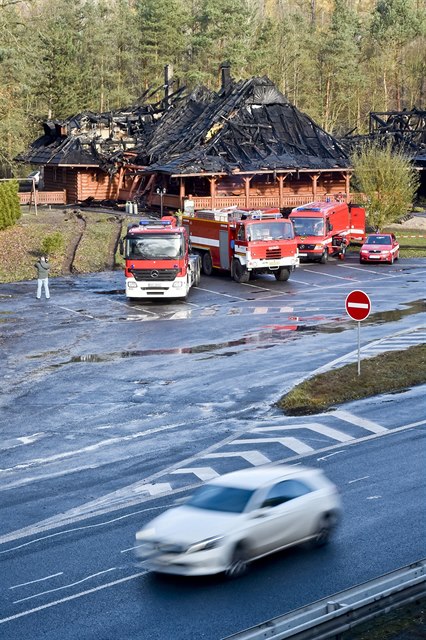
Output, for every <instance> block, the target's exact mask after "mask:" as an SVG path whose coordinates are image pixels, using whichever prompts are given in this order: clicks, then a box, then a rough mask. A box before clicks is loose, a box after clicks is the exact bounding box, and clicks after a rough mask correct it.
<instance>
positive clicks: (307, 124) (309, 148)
mask: <svg viewBox="0 0 426 640" xmlns="http://www.w3.org/2000/svg"><path fill="white" fill-rule="evenodd" d="M138 161H139V163H140V164H142V165H145V166H147V170H149V171H160V172H165V173H170V174H175V175H176V174H186V173H202V172H218V173H219V172H223V173H229V172H232V171H235V170H236V169H237V170H240V171H260V170H277V169H331V168H340V167H341V168H346V167H347V166H349V160H348V157H347V155H346V153H345V151H344V149H343V147H342V146H341V145H340V144H339V142H338V141H337V140H336V139H335V138H333V136H331V135H330V134H328V133H326V132H325V131H324V130H323V129H321V127H319V126H318V125H317V124H315V122H314V121H313V120H312V119H311V118H310V117H309V116H307V115H306V114H304V113H302V112H300V111H299V110H298V109H297V108H296V107H295V106H294V105H292V104H291V103H290V102H289V101H288V100H287V98H286V97H285V96H284V95H283V94H282V93H280V92H279V91H278V89H277V88H276V86H275V85H274V84H273V83H272V82H271V81H270V80H269V78H267V77H266V76H264V77H261V78H251V79H249V80H245V81H240V82H230V83H228V84H227V85H226V86H225V87H223V88H222V90H221V91H220V92H219V93H213V92H209V91H207V90H205V89H204V90H203V89H197V91H195V92H193V93H192V94H191V95H190V96H189V97H188V98H187V100H185V101H184V102H182V103H181V104H180V105H178V106H177V107H176V108H175V109H173V110H170V111H169V112H167V113H166V114H165V115H164V116H163V118H162V120H161V122H159V124H158V126H157V127H156V129H155V130H154V132H153V135H152V138H151V139H150V141H149V142H148V144H147V146H146V148H145V149H144V150H143V153H142V154H140V155H139V157H138Z"/></svg>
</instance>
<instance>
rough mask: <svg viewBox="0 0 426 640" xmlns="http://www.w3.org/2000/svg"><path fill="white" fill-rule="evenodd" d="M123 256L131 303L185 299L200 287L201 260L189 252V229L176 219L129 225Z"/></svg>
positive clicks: (123, 245)
mask: <svg viewBox="0 0 426 640" xmlns="http://www.w3.org/2000/svg"><path fill="white" fill-rule="evenodd" d="M120 253H121V254H122V255H124V258H125V277H126V296H127V297H128V298H129V299H136V298H150V299H154V298H185V297H186V296H187V294H188V292H189V290H190V288H191V287H192V286H197V285H198V284H199V283H200V273H201V260H200V257H199V256H198V255H196V254H192V253H191V252H190V242H189V238H188V234H187V232H186V229H184V228H183V227H181V226H177V225H176V219H175V218H174V217H173V216H164V217H163V218H161V220H141V221H140V222H139V224H133V225H129V227H128V229H127V234H126V236H125V238H124V239H123V241H122V242H121V245H120Z"/></svg>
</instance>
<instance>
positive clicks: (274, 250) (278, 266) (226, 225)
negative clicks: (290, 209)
mask: <svg viewBox="0 0 426 640" xmlns="http://www.w3.org/2000/svg"><path fill="white" fill-rule="evenodd" d="M182 224H183V226H184V227H185V228H186V229H187V230H188V233H189V237H190V240H191V244H192V247H193V250H194V251H197V252H198V253H199V254H200V256H201V261H202V270H203V273H205V274H206V275H211V273H212V271H213V269H224V270H229V271H230V272H231V276H232V278H233V279H234V280H235V281H236V282H248V281H249V279H250V274H253V273H270V274H273V275H274V276H275V278H276V279H277V280H280V281H285V280H288V278H289V276H290V273H291V271H292V270H293V269H294V268H295V267H297V266H298V265H299V257H298V251H297V241H296V239H295V237H294V230H293V224H292V223H291V222H290V221H289V220H285V219H284V218H283V217H282V215H281V213H280V210H279V209H266V210H259V211H251V210H244V209H237V208H235V207H230V208H229V209H216V210H203V211H195V213H194V214H193V215H188V216H183V219H182Z"/></svg>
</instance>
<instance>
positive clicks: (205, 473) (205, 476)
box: [171, 467, 220, 481]
mask: <svg viewBox="0 0 426 640" xmlns="http://www.w3.org/2000/svg"><path fill="white" fill-rule="evenodd" d="M171 473H181V474H183V473H193V474H194V475H196V476H197V478H200V480H203V481H205V480H210V479H211V478H217V476H218V475H220V474H219V473H217V471H215V470H214V469H212V468H211V467H188V468H184V469H176V470H175V471H171Z"/></svg>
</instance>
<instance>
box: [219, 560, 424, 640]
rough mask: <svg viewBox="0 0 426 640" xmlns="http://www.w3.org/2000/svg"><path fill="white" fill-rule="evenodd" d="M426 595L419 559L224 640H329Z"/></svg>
mask: <svg viewBox="0 0 426 640" xmlns="http://www.w3.org/2000/svg"><path fill="white" fill-rule="evenodd" d="M425 595H426V560H420V561H419V562H415V563H414V564H410V565H408V566H406V567H403V568H401V569H397V570H396V571H392V572H391V573H387V574H385V575H384V576H381V577H380V578H376V579H375V580H371V581H369V582H365V583H363V584H361V585H358V586H356V587H353V588H352V589H348V590H347V591H340V592H339V593H336V594H334V595H332V596H331V597H329V598H324V599H323V600H318V601H317V602H314V603H313V604H309V605H306V606H305V607H302V608H300V609H295V610H294V611H290V613H287V614H285V615H283V616H278V617H277V618H272V619H271V620H267V621H266V622H262V623H261V624H259V625H257V626H256V627H250V628H249V629H246V630H245V631H240V632H238V633H236V634H234V635H232V636H227V637H226V638H224V639H223V640H269V639H271V640H284V639H287V638H291V639H292V640H327V638H335V637H336V636H338V635H339V634H341V633H344V632H345V631H349V630H351V629H353V628H354V627H356V626H357V625H358V624H361V623H363V622H367V621H368V620H371V619H372V618H375V617H377V616H379V615H381V614H382V613H384V610H386V612H389V611H392V610H393V609H396V608H398V607H401V606H403V605H406V604H409V603H410V602H413V601H414V600H417V599H420V598H422V597H424V596H425Z"/></svg>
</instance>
